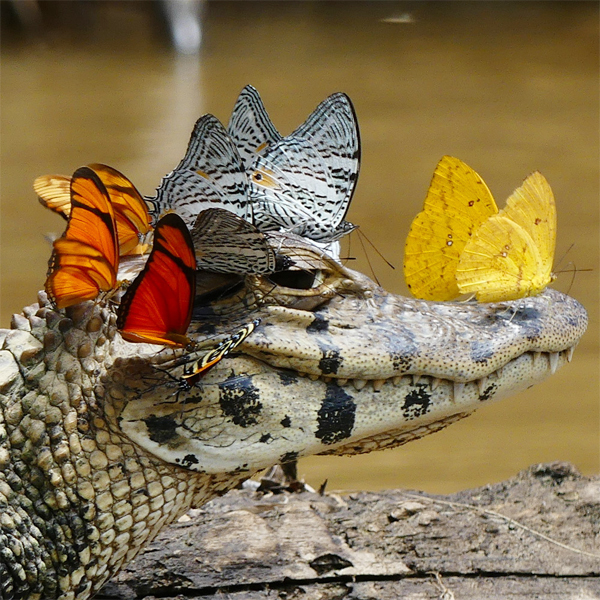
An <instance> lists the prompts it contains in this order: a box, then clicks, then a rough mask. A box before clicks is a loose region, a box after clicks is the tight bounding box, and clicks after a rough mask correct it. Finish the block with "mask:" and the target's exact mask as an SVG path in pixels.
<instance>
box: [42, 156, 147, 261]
mask: <svg viewBox="0 0 600 600" xmlns="http://www.w3.org/2000/svg"><path fill="white" fill-rule="evenodd" d="M88 167H89V168H91V169H92V170H93V171H94V172H95V173H96V174H97V175H98V176H99V177H100V179H101V180H102V183H104V186H105V187H106V190H107V192H108V195H109V197H110V201H111V203H112V206H113V210H114V213H115V221H116V227H117V237H118V240H119V254H120V255H121V256H125V255H128V254H138V253H140V252H141V251H143V246H142V245H140V244H139V241H140V235H145V234H146V233H148V231H149V230H150V215H149V213H148V208H147V206H146V203H145V201H144V199H143V198H142V196H141V194H140V193H139V192H138V190H137V189H136V187H135V186H134V185H133V183H131V181H130V180H129V179H128V178H127V177H125V175H123V174H122V173H120V172H119V171H117V170H116V169H113V168H112V167H109V166H108V165H103V164H99V163H94V164H91V165H88ZM33 188H34V190H35V191H36V193H37V194H38V197H39V200H40V202H41V203H42V204H43V205H44V206H45V207H46V208H49V209H50V210H53V211H54V212H57V213H58V214H60V215H61V216H63V217H64V218H67V217H68V216H69V214H70V212H71V177H67V176H65V175H42V176H41V177H38V178H37V179H36V180H35V181H34V183H33Z"/></svg>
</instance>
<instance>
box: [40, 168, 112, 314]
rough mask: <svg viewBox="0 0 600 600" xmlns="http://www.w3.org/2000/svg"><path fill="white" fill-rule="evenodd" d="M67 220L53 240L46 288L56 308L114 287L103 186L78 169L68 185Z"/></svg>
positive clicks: (92, 174) (109, 223) (108, 204)
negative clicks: (64, 228)
mask: <svg viewBox="0 0 600 600" xmlns="http://www.w3.org/2000/svg"><path fill="white" fill-rule="evenodd" d="M69 195H70V201H69V222H68V225H67V229H66V231H65V233H64V234H63V235H62V237H60V238H59V239H57V240H55V241H54V244H53V246H54V249H53V252H52V256H51V258H50V262H49V268H48V277H47V279H46V284H45V288H46V291H47V292H48V296H49V297H50V299H51V300H52V301H53V302H54V304H55V306H56V307H57V308H65V307H67V306H71V305H73V304H77V303H79V302H83V301H84V300H93V299H94V298H96V296H97V295H98V293H99V292H100V291H109V290H112V289H114V288H115V287H116V285H117V269H118V265H119V254H118V242H117V235H116V231H115V225H114V224H115V214H114V211H113V207H112V204H111V201H110V198H109V195H108V192H107V190H106V187H105V186H104V184H103V183H102V181H101V180H100V178H99V177H98V175H96V173H95V172H94V171H92V169H90V168H88V167H81V168H79V169H77V171H75V173H73V177H72V178H71V179H70V182H69Z"/></svg>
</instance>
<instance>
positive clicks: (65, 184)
mask: <svg viewBox="0 0 600 600" xmlns="http://www.w3.org/2000/svg"><path fill="white" fill-rule="evenodd" d="M33 189H34V190H35V193H36V194H37V195H38V200H39V201H40V203H41V204H42V205H44V206H45V207H46V208H49V209H50V210H51V211H54V212H55V213H57V214H59V215H60V216H61V217H63V219H68V218H69V214H70V213H71V178H70V177H69V176H67V175H40V177H37V178H36V179H35V181H34V182H33Z"/></svg>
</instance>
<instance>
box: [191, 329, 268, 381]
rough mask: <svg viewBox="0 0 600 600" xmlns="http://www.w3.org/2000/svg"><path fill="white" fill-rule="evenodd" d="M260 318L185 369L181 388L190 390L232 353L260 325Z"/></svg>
mask: <svg viewBox="0 0 600 600" xmlns="http://www.w3.org/2000/svg"><path fill="white" fill-rule="evenodd" d="M259 323H260V319H255V320H254V321H252V322H251V323H248V324H247V325H244V327H242V328H241V329H240V330H239V331H236V332H235V333H234V334H233V335H232V336H230V337H228V338H227V339H226V340H224V341H222V342H221V343H220V344H219V345H218V346H217V347H216V348H215V349H214V350H211V351H210V352H208V353H207V354H205V355H204V356H202V357H201V358H199V359H198V360H197V361H195V362H193V363H192V364H191V365H189V367H187V368H186V369H185V370H184V373H183V375H182V376H181V388H182V389H184V390H189V389H190V388H191V387H192V386H193V385H194V384H196V383H197V382H198V381H199V380H200V379H201V378H202V377H204V375H206V373H208V371H209V370H210V369H211V368H212V367H214V366H215V365H216V364H217V363H218V362H219V361H221V360H222V359H224V358H225V357H226V356H227V355H228V354H231V352H233V351H234V350H235V349H236V348H237V347H238V346H239V345H240V344H241V343H242V342H243V341H244V340H245V339H246V338H247V337H248V336H249V335H250V334H251V333H252V332H253V331H254V330H255V329H256V328H257V327H258V325H259Z"/></svg>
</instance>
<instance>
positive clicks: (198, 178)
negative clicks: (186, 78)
mask: <svg viewBox="0 0 600 600" xmlns="http://www.w3.org/2000/svg"><path fill="white" fill-rule="evenodd" d="M149 202H150V203H151V204H152V206H153V209H152V213H153V215H154V217H155V218H157V217H158V216H159V215H160V214H162V213H163V212H165V211H167V210H175V211H176V212H177V213H178V214H179V215H181V217H182V218H183V220H184V221H185V223H186V224H187V225H188V226H189V227H192V225H193V224H194V221H195V220H196V217H197V216H198V214H200V212H201V211H203V210H205V209H207V208H224V209H226V210H229V211H231V212H233V213H235V214H237V215H239V216H241V217H242V218H246V219H249V217H250V215H249V210H250V207H249V204H248V181H247V176H246V172H245V169H244V166H243V164H242V159H241V158H240V155H239V152H238V151H237V148H236V147H235V144H234V143H233V141H232V140H231V138H230V137H229V134H228V133H227V131H226V130H225V128H224V127H223V125H221V123H220V122H219V121H218V120H217V119H216V118H215V117H213V116H212V115H204V116H203V117H201V118H200V119H198V121H197V122H196V125H195V127H194V131H193V132H192V137H191V139H190V143H189V145H188V149H187V152H186V154H185V156H184V158H183V160H182V161H181V162H180V163H179V165H178V166H177V168H176V169H175V170H174V171H172V172H171V173H169V174H168V175H167V176H166V177H164V178H163V180H162V182H161V184H160V187H159V188H158V190H157V193H156V197H155V198H153V199H150V200H149Z"/></svg>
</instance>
